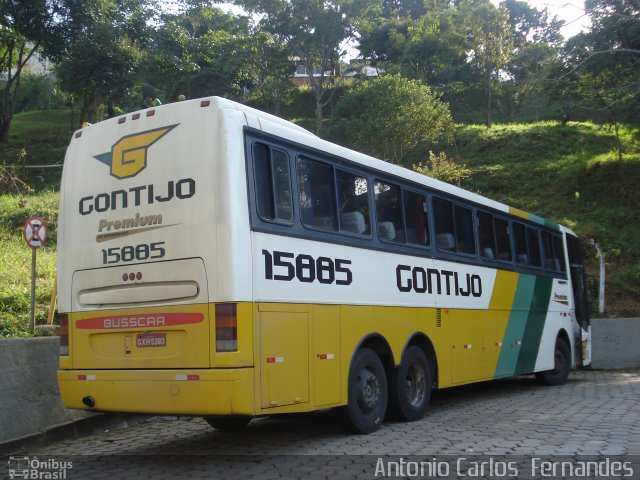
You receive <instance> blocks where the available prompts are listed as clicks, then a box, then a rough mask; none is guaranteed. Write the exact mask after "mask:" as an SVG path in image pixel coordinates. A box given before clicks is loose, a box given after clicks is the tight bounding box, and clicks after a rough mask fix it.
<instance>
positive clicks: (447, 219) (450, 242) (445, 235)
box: [433, 197, 456, 251]
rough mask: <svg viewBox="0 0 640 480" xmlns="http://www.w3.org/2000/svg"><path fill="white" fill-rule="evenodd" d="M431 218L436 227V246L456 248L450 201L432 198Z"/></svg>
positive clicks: (439, 247) (449, 248) (443, 248)
mask: <svg viewBox="0 0 640 480" xmlns="http://www.w3.org/2000/svg"><path fill="white" fill-rule="evenodd" d="M433 220H434V222H435V229H436V248H437V249H438V250H452V251H455V250H456V237H455V236H454V229H453V205H452V204H451V202H448V201H446V200H441V199H439V198H435V197H434V198H433Z"/></svg>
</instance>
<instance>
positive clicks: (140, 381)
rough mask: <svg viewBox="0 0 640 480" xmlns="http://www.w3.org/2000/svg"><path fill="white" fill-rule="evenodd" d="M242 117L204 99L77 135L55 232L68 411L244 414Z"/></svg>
mask: <svg viewBox="0 0 640 480" xmlns="http://www.w3.org/2000/svg"><path fill="white" fill-rule="evenodd" d="M246 122H247V119H246V115H245V114H244V113H242V112H241V111H239V110H238V107H237V105H236V104H234V103H232V102H228V101H225V100H222V99H217V98H211V99H205V100H194V101H187V102H180V103H175V104H170V105H166V106H161V107H158V108H155V109H149V110H143V111H140V112H135V113H131V114H127V115H124V116H122V117H119V118H114V119H110V120H107V121H104V122H101V123H98V124H95V125H92V126H89V127H87V128H83V129H81V130H79V131H77V132H76V133H75V134H74V135H73V138H72V140H71V142H70V145H69V148H68V150H67V155H66V158H65V165H64V172H63V180H62V186H61V198H60V218H59V234H58V286H59V287H58V288H59V295H58V297H59V314H60V323H61V346H60V370H59V372H58V380H59V386H60V392H61V396H62V399H63V403H64V405H65V406H67V407H69V408H76V409H91V410H98V411H123V412H141V413H171V414H191V415H228V414H232V415H251V414H253V413H254V396H253V395H254V394H253V392H254V373H253V368H252V367H253V339H252V335H253V327H252V316H253V313H252V306H251V296H252V292H251V281H250V280H249V279H250V278H251V270H250V269H251V259H250V254H247V252H250V251H251V248H250V235H249V227H248V218H247V217H248V213H247V210H248V208H247V200H246V176H245V173H244V151H243V141H242V128H243V126H244V125H245V124H246Z"/></svg>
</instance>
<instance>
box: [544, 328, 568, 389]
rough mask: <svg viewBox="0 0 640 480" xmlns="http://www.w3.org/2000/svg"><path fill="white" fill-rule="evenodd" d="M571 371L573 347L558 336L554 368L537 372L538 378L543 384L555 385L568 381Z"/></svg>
mask: <svg viewBox="0 0 640 480" xmlns="http://www.w3.org/2000/svg"><path fill="white" fill-rule="evenodd" d="M569 372H571V349H570V348H569V345H567V342H565V341H564V340H562V339H561V338H558V339H557V340H556V348H555V354H554V367H553V369H552V370H546V371H544V372H537V373H536V379H537V380H538V382H539V383H541V384H542V385H548V386H551V387H555V386H557V385H562V384H563V383H564V382H566V381H567V378H568V377H569Z"/></svg>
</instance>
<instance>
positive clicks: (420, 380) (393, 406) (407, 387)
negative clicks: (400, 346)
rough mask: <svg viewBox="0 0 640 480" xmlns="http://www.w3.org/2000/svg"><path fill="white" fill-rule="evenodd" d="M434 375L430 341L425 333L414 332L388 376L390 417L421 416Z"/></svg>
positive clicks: (433, 353)
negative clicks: (415, 333)
mask: <svg viewBox="0 0 640 480" xmlns="http://www.w3.org/2000/svg"><path fill="white" fill-rule="evenodd" d="M436 377H437V361H436V355H435V350H434V349H433V345H432V343H431V341H430V340H429V339H428V338H427V337H425V336H424V335H415V336H414V337H412V338H411V340H410V341H409V342H408V343H407V345H406V347H405V349H404V352H403V354H402V359H401V361H400V365H399V366H398V367H397V368H395V369H394V370H393V371H392V372H391V374H390V376H389V407H388V414H389V417H390V418H393V419H394V420H399V421H408V422H412V421H416V420H420V419H421V418H422V417H424V414H425V413H426V411H427V408H428V406H429V400H430V398H431V391H432V389H433V387H434V385H437V380H436Z"/></svg>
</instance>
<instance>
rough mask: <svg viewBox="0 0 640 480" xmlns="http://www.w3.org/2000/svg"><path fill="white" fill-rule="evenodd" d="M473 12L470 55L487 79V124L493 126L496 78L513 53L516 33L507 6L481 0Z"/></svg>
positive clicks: (477, 68)
mask: <svg viewBox="0 0 640 480" xmlns="http://www.w3.org/2000/svg"><path fill="white" fill-rule="evenodd" d="M470 13H471V16H470V18H471V19H472V21H471V23H470V30H469V38H470V40H471V42H472V48H471V51H470V57H471V62H472V65H473V66H474V68H475V69H476V71H477V72H478V74H479V76H480V77H481V78H484V79H485V80H484V81H485V82H486V83H485V93H486V100H487V116H486V124H487V128H490V127H491V108H492V94H493V88H494V87H493V84H494V79H496V78H497V76H498V74H499V72H500V70H501V69H502V68H503V67H504V66H505V64H506V63H507V61H508V59H509V56H510V55H511V52H512V49H513V37H512V36H511V33H510V29H509V22H508V20H509V16H508V13H507V11H506V9H505V8H504V7H502V6H501V7H500V8H495V7H494V6H493V5H491V4H490V3H489V2H488V1H487V2H481V3H480V5H478V6H475V7H474V8H473V9H472V10H471V11H470Z"/></svg>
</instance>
